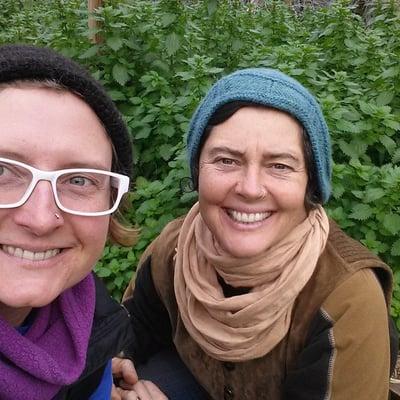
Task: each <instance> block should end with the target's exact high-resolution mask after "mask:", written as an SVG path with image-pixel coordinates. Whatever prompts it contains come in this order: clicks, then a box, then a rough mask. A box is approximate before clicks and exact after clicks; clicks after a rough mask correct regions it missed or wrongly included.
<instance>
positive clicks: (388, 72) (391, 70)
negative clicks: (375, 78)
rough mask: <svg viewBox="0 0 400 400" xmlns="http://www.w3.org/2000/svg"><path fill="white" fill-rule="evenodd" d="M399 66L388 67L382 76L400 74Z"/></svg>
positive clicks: (389, 76) (391, 76) (390, 76)
mask: <svg viewBox="0 0 400 400" xmlns="http://www.w3.org/2000/svg"><path fill="white" fill-rule="evenodd" d="M399 71H400V70H399V68H398V67H390V68H388V69H385V71H383V72H382V78H393V77H395V76H397V75H398V74H399Z"/></svg>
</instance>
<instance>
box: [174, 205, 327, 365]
mask: <svg viewBox="0 0 400 400" xmlns="http://www.w3.org/2000/svg"><path fill="white" fill-rule="evenodd" d="M328 232H329V222H328V217H327V215H326V213H325V211H324V209H323V208H322V207H318V208H317V209H315V210H313V211H311V212H310V213H309V215H308V217H307V219H306V220H304V221H303V222H302V223H301V224H299V225H298V226H297V227H295V228H294V229H293V230H292V231H291V233H290V234H289V235H288V236H287V237H285V239H283V240H282V241H281V242H280V243H278V244H276V245H274V246H273V247H271V248H269V249H267V250H266V251H265V252H264V253H263V254H261V255H258V256H256V257H254V258H251V259H239V258H235V257H232V256H230V255H229V254H227V253H225V252H224V251H223V250H222V249H221V248H220V246H218V243H216V242H215V240H214V238H213V235H212V233H211V232H210V230H209V229H208V227H207V226H206V224H205V223H204V221H203V219H202V217H201V215H200V213H199V205H198V203H197V204H195V205H194V206H193V207H192V209H191V210H190V211H189V213H188V215H187V216H186V218H185V220H184V222H183V225H182V228H181V231H180V233H179V238H178V247H177V254H176V259H175V277H174V286H175V295H176V300H177V303H178V307H179V311H180V314H181V318H182V321H183V323H184V325H185V327H186V329H187V331H188V332H189V334H190V336H191V337H192V338H193V339H194V340H195V341H196V342H197V343H198V345H199V346H200V347H201V348H202V349H203V350H204V351H205V352H206V353H207V354H209V355H210V356H211V357H213V358H215V359H217V360H223V361H245V360H251V359H254V358H258V357H262V356H263V355H265V354H267V353H268V352H270V351H271V350H272V349H273V348H274V347H275V346H276V345H277V344H278V343H279V342H280V341H281V340H282V339H283V338H284V336H285V335H286V333H287V331H288V329H289V325H290V319H291V311H292V308H293V304H294V301H295V299H296V297H297V296H298V294H299V293H300V291H301V290H302V289H303V287H304V286H305V285H306V283H307V282H308V280H309V279H310V277H311V275H312V273H313V272H314V269H315V266H316V264H317V261H318V258H319V256H320V254H321V253H322V251H323V249H324V247H325V244H326V240H327V237H328ZM217 274H218V275H220V276H221V277H222V278H223V279H224V281H225V282H226V283H228V284H229V285H231V286H233V287H242V286H245V287H251V290H250V292H249V293H246V294H242V295H238V296H233V297H228V298H225V296H224V293H223V290H222V288H221V285H220V284H219V282H218V275H217Z"/></svg>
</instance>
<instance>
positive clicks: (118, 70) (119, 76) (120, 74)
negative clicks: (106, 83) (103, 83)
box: [112, 64, 129, 86]
mask: <svg viewBox="0 0 400 400" xmlns="http://www.w3.org/2000/svg"><path fill="white" fill-rule="evenodd" d="M112 75H113V78H114V79H115V80H116V81H117V82H118V83H119V84H120V85H121V86H124V85H125V83H126V82H128V80H129V74H128V70H127V69H126V67H125V65H122V64H115V65H114V67H113V69H112Z"/></svg>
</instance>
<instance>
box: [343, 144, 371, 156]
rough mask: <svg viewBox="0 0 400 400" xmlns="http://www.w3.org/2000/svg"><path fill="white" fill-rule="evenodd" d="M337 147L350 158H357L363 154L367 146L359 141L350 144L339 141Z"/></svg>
mask: <svg viewBox="0 0 400 400" xmlns="http://www.w3.org/2000/svg"><path fill="white" fill-rule="evenodd" d="M339 147H340V149H341V150H342V151H343V153H344V154H346V155H347V156H349V157H350V158H358V157H360V156H361V155H363V154H364V153H365V151H366V150H367V147H368V146H367V144H366V143H363V142H360V141H359V140H352V141H351V142H350V143H347V142H345V141H344V140H340V141H339Z"/></svg>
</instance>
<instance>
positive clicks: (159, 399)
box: [142, 381, 168, 400]
mask: <svg viewBox="0 0 400 400" xmlns="http://www.w3.org/2000/svg"><path fill="white" fill-rule="evenodd" d="M142 382H143V383H144V385H145V386H146V389H147V391H148V392H149V393H150V396H151V398H152V399H153V400H168V397H167V396H166V395H165V394H164V393H163V392H162V391H161V390H160V389H159V388H158V386H156V385H155V384H154V383H153V382H151V381H142Z"/></svg>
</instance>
